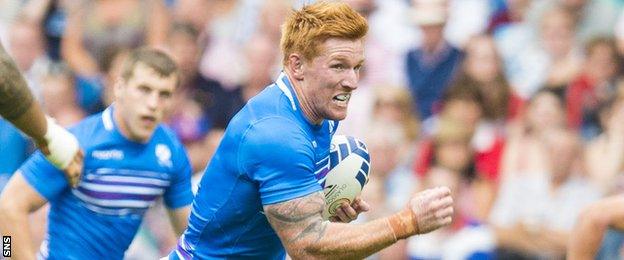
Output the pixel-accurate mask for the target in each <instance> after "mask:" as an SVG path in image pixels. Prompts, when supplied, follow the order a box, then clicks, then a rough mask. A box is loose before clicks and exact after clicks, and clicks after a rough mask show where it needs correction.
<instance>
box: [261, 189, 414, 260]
mask: <svg viewBox="0 0 624 260" xmlns="http://www.w3.org/2000/svg"><path fill="white" fill-rule="evenodd" d="M324 205H325V201H324V197H323V195H322V194H321V193H319V194H318V195H315V196H311V197H309V198H308V199H296V200H293V201H291V202H289V203H287V204H285V205H280V206H272V207H266V209H265V212H266V214H267V217H268V219H269V221H270V222H271V224H272V225H273V226H274V227H277V228H276V231H277V232H278V234H279V236H280V238H281V239H282V243H283V244H284V246H285V247H286V249H287V250H288V254H289V255H290V256H292V257H293V258H297V259H305V258H336V259H350V258H356V259H361V258H364V257H366V256H369V255H371V254H373V253H375V252H377V251H379V250H381V249H383V248H385V247H387V246H389V245H391V244H393V243H394V242H396V241H397V235H395V234H394V232H393V229H392V227H391V225H390V221H389V220H388V218H383V219H378V220H375V221H371V222H368V223H366V224H361V225H352V224H344V223H333V222H329V221H323V219H322V218H321V214H320V213H321V212H322V210H323V207H324ZM401 237H404V235H403V236H401Z"/></svg>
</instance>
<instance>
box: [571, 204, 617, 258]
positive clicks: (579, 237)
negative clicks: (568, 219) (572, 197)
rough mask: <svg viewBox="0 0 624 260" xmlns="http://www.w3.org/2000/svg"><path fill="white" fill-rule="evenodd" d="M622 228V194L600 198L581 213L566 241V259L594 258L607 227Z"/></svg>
mask: <svg viewBox="0 0 624 260" xmlns="http://www.w3.org/2000/svg"><path fill="white" fill-rule="evenodd" d="M610 226H611V227H614V228H616V229H619V230H624V196H622V195H620V196H614V197H609V198H605V199H602V200H600V201H598V202H596V203H594V204H592V205H590V206H588V207H587V208H585V210H584V211H583V213H581V215H580V216H579V219H578V221H577V223H576V226H575V227H574V229H573V230H572V235H571V236H570V242H569V243H568V253H567V257H568V259H571V260H575V259H594V257H595V256H596V253H597V252H598V249H599V247H600V243H601V242H602V238H603V236H604V234H605V232H606V231H607V229H608V228H609V227H610Z"/></svg>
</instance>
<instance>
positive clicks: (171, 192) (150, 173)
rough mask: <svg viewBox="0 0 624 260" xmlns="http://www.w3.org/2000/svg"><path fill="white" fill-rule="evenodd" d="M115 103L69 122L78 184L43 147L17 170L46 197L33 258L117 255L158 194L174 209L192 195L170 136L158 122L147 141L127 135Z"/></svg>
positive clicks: (178, 147)
mask: <svg viewBox="0 0 624 260" xmlns="http://www.w3.org/2000/svg"><path fill="white" fill-rule="evenodd" d="M113 109H114V108H113V107H109V108H108V109H106V110H105V111H104V112H102V113H101V114H97V115H93V116H91V117H89V118H86V119H85V120H83V121H81V122H80V123H79V124H77V125H76V126H75V127H72V128H71V129H70V132H72V133H73V134H74V135H75V136H76V138H78V141H79V143H80V145H81V147H82V149H83V150H84V152H85V158H84V170H83V175H82V177H81V178H82V179H81V182H80V184H79V186H78V188H76V189H72V188H71V187H69V185H68V183H67V181H66V179H65V176H64V175H63V172H61V171H59V170H57V169H56V168H54V166H52V165H51V164H50V163H48V161H47V160H46V159H45V158H44V157H43V155H42V154H41V152H37V153H35V154H34V155H33V156H32V157H31V158H29V159H28V161H26V162H25V163H24V164H23V165H22V166H21V168H20V169H19V171H21V173H22V174H23V176H24V177H25V179H26V181H27V182H28V183H29V184H30V185H31V186H32V187H34V189H35V190H36V191H37V192H39V193H40V194H41V195H42V196H43V197H45V198H46V199H47V200H48V201H49V203H50V212H49V215H48V233H47V235H46V239H45V241H44V242H43V244H42V245H41V249H40V251H39V258H44V259H122V258H123V256H124V252H125V251H126V249H127V248H128V246H129V245H130V242H131V241H132V238H133V237H134V235H135V234H136V232H137V229H138V227H139V225H140V224H141V220H142V218H143V214H144V213H145V211H146V210H147V209H148V208H149V207H150V206H151V205H152V204H153V203H154V201H155V200H156V199H157V198H159V197H161V196H162V197H163V198H164V202H165V204H166V206H168V207H169V208H173V209H175V208H179V207H184V206H187V205H189V204H190V203H191V201H192V198H193V197H192V196H193V195H192V193H191V185H190V175H191V167H190V164H189V161H188V158H187V156H186V152H185V150H184V148H183V146H182V144H180V143H179V141H178V140H177V138H176V137H175V135H174V134H173V133H172V132H171V131H170V130H169V129H167V128H165V127H164V126H162V125H159V126H158V127H157V128H156V130H155V132H154V134H153V136H152V137H151V139H150V140H149V142H147V143H137V142H133V141H130V140H128V139H126V138H125V137H124V136H122V135H121V133H120V132H119V130H118V128H117V126H116V122H115V121H114V120H113V117H112V114H113Z"/></svg>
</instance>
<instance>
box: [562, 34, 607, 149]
mask: <svg viewBox="0 0 624 260" xmlns="http://www.w3.org/2000/svg"><path fill="white" fill-rule="evenodd" d="M585 49H586V50H585V55H586V57H585V62H584V64H583V70H582V71H581V73H580V75H579V76H578V77H576V79H574V81H572V83H570V86H568V89H567V93H566V108H567V113H568V124H569V125H570V127H572V128H573V129H575V130H579V131H580V133H581V136H582V137H583V138H584V139H587V140H589V139H592V138H593V137H595V136H597V135H598V134H599V133H600V124H599V122H598V113H597V110H598V108H599V107H600V106H601V104H602V103H604V102H605V101H607V100H608V99H609V98H610V97H612V96H614V95H615V94H616V93H615V92H616V77H617V74H618V72H619V57H618V54H617V49H616V46H615V41H614V40H613V39H612V38H604V37H600V38H595V39H593V40H591V41H590V42H589V43H588V44H587V46H586V47H585Z"/></svg>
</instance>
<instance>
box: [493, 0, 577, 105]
mask: <svg viewBox="0 0 624 260" xmlns="http://www.w3.org/2000/svg"><path fill="white" fill-rule="evenodd" d="M540 21H541V23H540V27H539V37H538V38H536V40H534V41H531V42H529V43H528V46H526V45H525V46H522V48H521V49H519V50H516V51H514V52H513V53H508V54H509V55H510V56H508V57H505V64H506V74H507V77H508V78H509V81H510V82H511V85H512V87H513V88H514V90H515V92H516V93H518V95H520V96H521V97H522V98H523V99H528V98H529V97H531V96H532V95H533V93H535V92H536V91H537V90H538V89H540V88H541V87H544V86H547V87H550V88H554V89H557V90H558V91H559V93H560V95H563V93H564V92H565V87H566V86H567V85H568V84H569V83H570V82H571V81H572V79H573V78H574V77H576V75H577V73H578V72H579V69H580V65H581V55H580V53H579V50H578V49H577V46H578V43H577V42H576V41H575V38H574V37H575V34H574V32H575V31H574V28H575V26H576V22H577V21H576V19H575V17H574V15H573V14H572V13H571V12H570V11H569V10H567V9H565V8H563V7H560V6H555V7H554V8H552V9H549V10H548V11H547V12H546V13H544V16H542V18H541V20H540Z"/></svg>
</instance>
